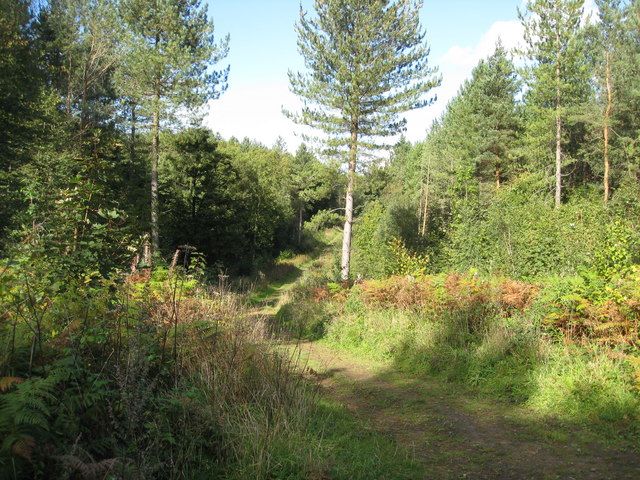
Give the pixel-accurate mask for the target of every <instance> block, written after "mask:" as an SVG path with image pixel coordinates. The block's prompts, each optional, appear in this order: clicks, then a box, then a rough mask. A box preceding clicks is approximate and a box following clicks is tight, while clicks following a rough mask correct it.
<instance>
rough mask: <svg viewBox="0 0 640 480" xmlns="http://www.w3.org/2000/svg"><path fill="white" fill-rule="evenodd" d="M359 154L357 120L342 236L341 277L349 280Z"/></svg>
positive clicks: (353, 135) (350, 156) (348, 176)
mask: <svg viewBox="0 0 640 480" xmlns="http://www.w3.org/2000/svg"><path fill="white" fill-rule="evenodd" d="M357 155H358V128H357V124H356V123H355V121H352V126H351V145H350V148H349V170H348V172H347V195H346V199H345V220H344V233H343V236H342V263H341V267H342V268H341V274H340V278H341V279H342V281H347V280H349V273H350V269H351V229H352V226H353V189H354V185H355V177H356V158H357Z"/></svg>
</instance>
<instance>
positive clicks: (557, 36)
mask: <svg viewBox="0 0 640 480" xmlns="http://www.w3.org/2000/svg"><path fill="white" fill-rule="evenodd" d="M518 13H519V16H520V20H521V21H522V23H523V25H524V28H525V41H526V43H527V45H528V48H527V49H526V51H525V52H524V53H525V55H526V56H527V57H528V59H529V60H530V61H531V62H532V64H530V66H529V67H528V68H526V69H525V71H524V76H525V79H526V81H527V83H528V85H529V87H530V90H529V91H528V93H527V101H528V102H527V103H528V105H529V106H530V107H532V108H533V109H534V111H535V114H534V115H535V116H537V117H539V118H540V119H541V121H542V122H543V123H544V124H546V127H547V128H549V129H550V130H552V132H553V133H552V136H553V144H554V153H555V161H554V163H555V196H554V197H555V205H556V208H560V204H561V201H562V166H563V157H564V156H565V153H564V151H563V133H564V130H565V129H566V124H567V119H568V117H569V111H570V109H571V107H573V106H575V105H578V104H579V103H580V102H582V101H583V100H584V99H585V96H586V92H587V91H588V74H587V70H586V68H585V67H586V62H585V52H584V42H583V41H582V39H581V36H580V35H579V33H580V21H581V18H582V14H583V0H534V1H531V0H530V1H528V2H527V6H526V11H525V12H524V13H523V12H520V11H519V12H518Z"/></svg>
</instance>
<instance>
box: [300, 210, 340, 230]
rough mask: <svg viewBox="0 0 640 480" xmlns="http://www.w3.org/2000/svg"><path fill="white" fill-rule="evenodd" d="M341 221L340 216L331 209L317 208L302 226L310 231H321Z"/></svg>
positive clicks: (337, 224)
mask: <svg viewBox="0 0 640 480" xmlns="http://www.w3.org/2000/svg"><path fill="white" fill-rule="evenodd" d="M341 223H342V216H341V215H340V214H338V213H336V212H333V211H331V210H319V211H318V212H316V214H315V215H314V216H313V217H311V219H309V221H308V222H305V224H304V227H305V228H306V229H308V230H309V231H311V232H321V231H323V230H326V229H328V228H332V227H338V226H340V224H341Z"/></svg>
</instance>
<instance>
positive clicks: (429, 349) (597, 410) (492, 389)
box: [283, 275, 640, 438]
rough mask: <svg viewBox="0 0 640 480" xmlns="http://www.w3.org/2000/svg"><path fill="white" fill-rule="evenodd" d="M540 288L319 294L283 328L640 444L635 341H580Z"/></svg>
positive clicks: (442, 284)
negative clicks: (318, 335)
mask: <svg viewBox="0 0 640 480" xmlns="http://www.w3.org/2000/svg"><path fill="white" fill-rule="evenodd" d="M539 289H540V287H536V286H529V285H526V284H522V283H518V282H512V281H510V280H500V279H493V280H491V279H489V280H487V279H480V278H477V277H476V276H473V275H469V276H464V275H463V276H459V275H448V276H447V275H440V276H434V277H425V278H422V279H418V280H415V279H411V278H404V277H396V278H392V279H388V280H385V281H377V282H374V281H371V282H364V283H363V284H361V285H356V286H354V287H352V288H350V289H343V290H339V291H336V290H335V289H334V291H333V292H332V293H331V292H330V290H331V288H330V287H327V288H325V289H324V292H319V291H315V292H313V291H312V292H311V293H310V294H309V295H308V296H307V297H306V299H305V301H304V302H302V304H300V303H297V304H296V305H295V308H294V307H292V308H290V309H288V310H286V311H285V312H284V313H283V321H285V322H286V324H288V325H295V326H296V328H297V329H298V331H299V332H302V333H303V334H307V335H308V336H311V337H314V336H315V335H316V332H317V331H318V329H317V325H318V324H321V325H322V331H323V332H324V334H323V338H324V339H325V341H328V342H331V343H332V344H335V345H337V346H339V347H342V348H347V349H350V350H353V351H357V352H358V353H360V354H364V355H368V356H370V357H374V358H377V359H385V360H388V361H392V362H394V363H395V364H396V365H397V366H398V367H399V368H401V369H403V370H407V371H411V372H413V373H417V374H429V375H437V376H440V377H441V378H443V379H445V380H447V381H453V382H458V383H462V384H465V385H467V386H468V387H470V388H473V389H475V390H476V391H478V392H482V393H484V394H487V395H491V396H493V397H499V398H501V399H503V400H504V401H507V402H513V403H517V404H520V405H524V406H527V407H530V408H531V409H533V410H535V411H537V412H539V413H540V414H541V415H543V416H547V417H552V418H555V419H558V420H560V421H564V422H568V423H577V424H581V425H585V426H588V427H592V428H593V429H594V430H596V431H599V432H602V433H604V434H605V435H606V436H611V437H613V436H615V435H618V434H623V435H626V436H627V437H629V438H637V437H638V436H639V435H640V395H638V393H639V390H638V388H637V385H636V381H637V379H636V378H635V377H634V372H633V368H632V363H631V361H630V360H632V359H633V355H634V354H633V352H634V351H635V350H634V349H633V347H630V346H629V344H630V343H632V342H633V341H634V338H635V337H633V336H627V337H616V338H622V339H623V340H624V341H623V342H622V343H618V344H611V343H606V342H607V341H609V338H610V336H609V337H607V338H606V339H603V340H606V341H604V342H603V341H600V337H595V338H591V337H589V336H587V334H588V333H589V332H590V331H593V332H594V334H595V335H600V334H601V331H602V329H600V330H599V329H598V328H596V329H595V330H594V329H593V326H592V327H591V330H588V329H586V327H585V328H584V329H583V331H584V332H585V336H582V337H576V336H575V333H573V332H575V331H576V329H577V328H579V327H576V325H577V324H578V322H579V321H580V319H579V318H576V314H574V318H573V321H572V323H571V324H569V322H567V321H565V320H564V318H565V314H563V315H559V314H558V308H560V307H559V306H558V304H556V303H553V304H548V303H545V302H547V299H548V298H549V292H544V295H538V294H537V291H538V290H539ZM536 299H542V300H536ZM567 315H568V314H567ZM556 318H562V319H563V320H562V321H563V323H562V324H561V326H564V325H568V326H567V327H566V328H569V327H570V328H571V329H570V330H568V331H567V333H566V334H565V333H564V331H563V330H559V328H560V327H558V324H557V323H551V324H550V323H549V322H550V321H553V320H555V319H556ZM585 323H586V324H589V322H587V321H585ZM601 323H602V324H603V325H605V326H607V325H608V324H607V323H606V321H605V320H602V321H601ZM593 324H594V321H593V320H592V321H591V325H593ZM625 328H626V330H625V331H628V332H630V334H633V332H634V330H632V329H630V328H629V327H628V326H625ZM607 334H608V333H607ZM570 335H573V336H570ZM608 335H610V334H608ZM636 355H637V353H636Z"/></svg>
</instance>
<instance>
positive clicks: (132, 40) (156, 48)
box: [118, 0, 228, 249]
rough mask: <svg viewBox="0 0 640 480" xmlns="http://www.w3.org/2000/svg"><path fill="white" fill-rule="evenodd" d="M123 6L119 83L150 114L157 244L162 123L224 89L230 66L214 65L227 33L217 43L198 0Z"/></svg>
mask: <svg viewBox="0 0 640 480" xmlns="http://www.w3.org/2000/svg"><path fill="white" fill-rule="evenodd" d="M121 8H122V15H123V19H124V21H125V23H126V25H127V26H128V28H129V30H130V32H131V35H130V37H129V38H128V39H127V40H128V41H127V45H126V49H127V52H126V55H125V59H124V62H123V64H122V69H121V70H120V72H119V73H120V74H119V76H118V84H119V87H120V90H121V92H122V93H123V94H124V95H126V96H127V97H129V99H130V103H131V104H136V105H140V106H141V107H142V109H143V112H144V113H145V114H146V115H145V116H146V117H147V118H150V119H151V125H150V128H151V243H152V247H153V249H158V248H159V245H160V233H159V226H158V208H159V206H158V161H159V158H160V128H161V125H162V123H163V122H167V121H170V120H172V119H173V118H175V117H174V114H175V113H176V112H177V111H178V110H179V109H181V108H182V109H183V110H181V112H180V113H183V114H184V113H185V112H191V111H194V110H197V109H198V108H199V107H201V106H202V105H203V104H204V103H205V102H207V101H208V100H210V99H212V98H216V97H217V96H218V95H219V94H220V93H221V90H223V89H224V87H225V85H226V79H227V72H228V70H224V71H212V66H213V65H214V64H216V63H217V62H219V61H221V60H222V59H224V58H225V57H226V55H227V51H228V37H227V38H225V39H224V40H223V41H222V42H220V43H218V44H216V43H215V41H214V36H213V24H212V22H211V21H209V19H208V18H207V11H206V8H203V7H202V6H201V5H200V1H199V0H182V1H179V2H176V1H173V0H122V4H121Z"/></svg>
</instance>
